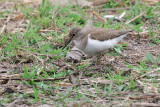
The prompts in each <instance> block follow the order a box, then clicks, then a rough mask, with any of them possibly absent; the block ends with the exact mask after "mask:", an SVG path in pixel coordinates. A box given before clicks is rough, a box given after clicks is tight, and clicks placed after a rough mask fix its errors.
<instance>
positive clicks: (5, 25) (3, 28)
mask: <svg viewBox="0 0 160 107" xmlns="http://www.w3.org/2000/svg"><path fill="white" fill-rule="evenodd" d="M14 6H15V4H14V5H13V7H12V9H11V12H10V14H9V16H8V18H7V20H6V22H5V24H4V25H3V27H2V29H1V32H0V35H1V34H2V33H3V32H4V31H5V29H6V27H7V23H8V22H9V20H10V19H11V15H12V13H13V10H14Z"/></svg>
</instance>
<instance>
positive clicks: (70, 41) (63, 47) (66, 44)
mask: <svg viewBox="0 0 160 107" xmlns="http://www.w3.org/2000/svg"><path fill="white" fill-rule="evenodd" d="M71 41H72V38H70V39H69V40H68V41H67V42H66V43H65V45H64V47H63V48H62V50H63V49H64V48H65V47H66V46H67V45H68V44H69V43H70V42H71Z"/></svg>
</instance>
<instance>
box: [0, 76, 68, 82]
mask: <svg viewBox="0 0 160 107" xmlns="http://www.w3.org/2000/svg"><path fill="white" fill-rule="evenodd" d="M63 79H66V78H64V77H62V78H47V79H32V78H0V80H18V81H22V80H24V81H31V80H33V81H35V82H40V81H56V80H63Z"/></svg>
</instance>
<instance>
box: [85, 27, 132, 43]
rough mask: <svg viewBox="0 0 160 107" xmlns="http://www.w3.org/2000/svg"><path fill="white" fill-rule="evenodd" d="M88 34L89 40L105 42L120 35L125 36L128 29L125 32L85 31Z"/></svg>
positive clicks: (97, 29)
mask: <svg viewBox="0 0 160 107" xmlns="http://www.w3.org/2000/svg"><path fill="white" fill-rule="evenodd" d="M86 30H87V32H88V35H90V38H91V39H96V40H99V41H105V40H109V39H113V38H116V37H119V36H121V35H124V34H127V33H128V32H129V31H131V30H130V29H127V30H110V29H106V28H92V29H91V28H90V29H86Z"/></svg>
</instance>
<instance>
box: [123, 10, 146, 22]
mask: <svg viewBox="0 0 160 107" xmlns="http://www.w3.org/2000/svg"><path fill="white" fill-rule="evenodd" d="M144 14H145V12H143V13H141V14H140V15H138V16H136V17H134V18H133V19H131V20H129V21H128V22H126V24H129V23H131V22H133V21H135V20H136V19H138V18H139V17H141V16H143V15H144Z"/></svg>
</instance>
